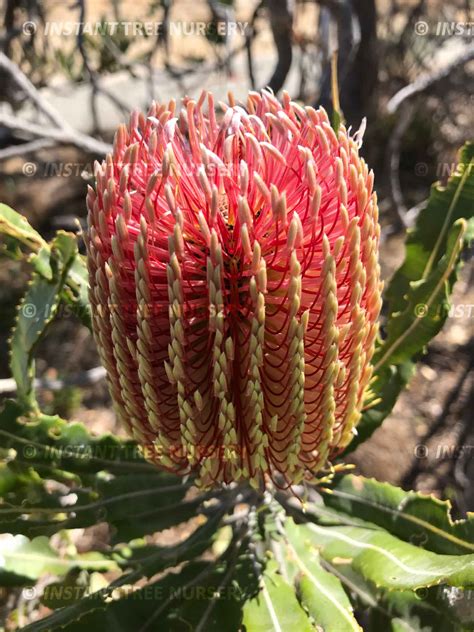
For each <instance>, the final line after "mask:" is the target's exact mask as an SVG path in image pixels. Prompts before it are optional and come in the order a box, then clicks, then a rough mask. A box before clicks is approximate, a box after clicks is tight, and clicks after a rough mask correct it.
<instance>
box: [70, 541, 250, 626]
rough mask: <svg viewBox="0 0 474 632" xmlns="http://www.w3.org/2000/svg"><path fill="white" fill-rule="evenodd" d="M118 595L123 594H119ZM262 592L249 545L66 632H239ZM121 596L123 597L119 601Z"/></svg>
mask: <svg viewBox="0 0 474 632" xmlns="http://www.w3.org/2000/svg"><path fill="white" fill-rule="evenodd" d="M117 592H118V591H117ZM256 592H258V582H257V580H256V578H255V575H254V573H253V567H252V564H251V561H250V559H249V556H248V553H247V552H246V547H245V545H244V546H242V547H241V549H240V550H238V551H237V552H236V558H235V559H234V557H233V555H228V554H226V555H225V556H222V558H220V559H218V560H216V561H213V562H192V563H190V564H187V565H186V566H184V568H183V569H181V570H180V571H179V572H174V571H173V572H170V573H168V574H167V575H166V576H165V577H164V578H160V579H159V580H158V581H155V582H153V583H151V584H148V585H147V586H145V587H144V588H141V589H137V590H136V591H133V592H132V591H128V593H125V594H124V595H123V596H122V597H121V598H119V599H117V600H116V601H115V602H110V603H109V604H108V605H106V607H105V608H103V609H100V610H95V611H94V612H91V613H90V614H88V615H86V616H85V617H83V618H81V619H80V620H79V621H77V622H75V623H72V624H71V625H67V626H66V627H65V628H64V629H65V630H66V632H75V631H76V630H81V629H84V626H86V627H87V629H88V630H90V631H94V630H108V629H113V630H117V632H135V630H137V629H143V630H145V629H149V630H154V629H157V628H158V627H159V628H160V629H164V630H166V631H167V632H174V631H176V632H178V631H179V630H183V629H186V630H195V631H197V632H204V631H205V632H221V631H222V630H225V632H239V630H241V622H242V604H243V602H244V601H245V600H246V599H248V598H250V597H252V596H254V595H255V594H256ZM117 596H119V595H117Z"/></svg>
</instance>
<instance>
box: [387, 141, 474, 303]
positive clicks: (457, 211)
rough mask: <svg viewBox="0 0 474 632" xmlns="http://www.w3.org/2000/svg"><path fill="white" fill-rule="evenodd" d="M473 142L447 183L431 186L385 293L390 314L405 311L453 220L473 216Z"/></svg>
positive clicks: (443, 244)
mask: <svg viewBox="0 0 474 632" xmlns="http://www.w3.org/2000/svg"><path fill="white" fill-rule="evenodd" d="M473 164H474V143H472V142H470V143H466V144H465V145H464V147H463V148H462V149H461V151H460V154H459V162H458V166H457V168H456V170H455V171H454V173H453V174H452V175H451V177H450V178H449V179H448V182H447V185H446V186H445V187H444V186H441V185H440V184H439V183H436V184H434V185H433V186H432V188H431V192H430V197H429V200H428V204H427V205H426V207H425V208H424V209H422V210H421V211H420V214H419V215H418V218H417V222H416V225H415V227H414V228H413V229H412V230H410V231H409V232H408V237H407V240H406V252H405V259H404V262H403V264H402V265H401V267H400V268H399V269H398V270H397V272H396V273H395V274H394V275H393V277H392V279H391V281H390V283H389V285H388V287H387V290H386V292H385V296H386V299H387V301H388V306H389V311H390V313H397V312H399V311H403V309H404V308H405V307H406V304H407V294H408V293H409V289H410V283H412V282H413V281H418V280H420V279H423V278H427V277H428V276H429V273H430V272H431V270H433V269H434V268H435V267H436V265H437V264H438V262H439V260H440V259H441V257H442V256H443V255H444V253H445V251H446V249H447V241H448V235H449V232H450V230H451V227H452V226H453V225H454V223H455V222H456V221H457V220H458V219H460V218H465V219H470V218H472V217H474V169H473Z"/></svg>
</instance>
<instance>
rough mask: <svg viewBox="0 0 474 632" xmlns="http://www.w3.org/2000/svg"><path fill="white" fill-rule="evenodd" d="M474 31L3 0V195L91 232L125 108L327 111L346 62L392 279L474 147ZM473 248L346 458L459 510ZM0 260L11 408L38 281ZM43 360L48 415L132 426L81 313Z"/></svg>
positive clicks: (330, 14)
mask: <svg viewBox="0 0 474 632" xmlns="http://www.w3.org/2000/svg"><path fill="white" fill-rule="evenodd" d="M473 20H474V12H473V4H472V2H471V1H470V0H452V1H451V2H446V1H442V0H439V1H438V0H410V1H408V0H378V1H377V2H375V0H352V1H351V0H324V1H320V2H316V1H301V0H298V1H296V2H292V1H290V0H287V1H286V2H285V1H284V0H262V1H261V2H250V1H249V0H236V1H235V2H232V1H231V0H230V1H229V2H217V1H214V0H208V1H206V0H159V1H149V0H148V1H147V0H133V1H132V0H95V1H94V2H92V1H90V0H89V1H87V0H82V1H78V2H75V3H74V2H68V1H64V0H61V1H59V0H56V1H55V0H50V1H45V2H39V1H38V0H3V1H2V2H0V201H2V202H4V203H6V204H8V205H10V206H11V207H13V208H14V209H16V210H17V211H19V212H21V213H22V214H23V215H24V216H25V217H27V219H28V220H29V221H30V222H31V223H32V224H33V226H34V227H35V228H37V229H38V230H39V231H40V232H41V233H42V234H44V235H45V236H46V237H50V236H51V235H52V233H53V232H54V231H56V230H57V229H59V228H64V229H66V230H72V231H75V232H77V231H80V230H81V227H83V226H84V221H85V216H86V208H85V201H84V198H85V191H86V185H87V183H88V182H91V180H92V170H93V161H94V160H95V159H100V158H101V157H103V155H104V154H105V152H106V151H107V150H108V146H109V143H110V142H111V139H112V136H113V132H114V128H115V127H116V125H117V124H118V123H119V122H121V121H123V120H125V118H126V117H127V114H128V112H129V111H130V109H132V108H134V107H140V108H147V106H148V104H149V103H150V101H151V100H152V99H156V100H158V101H161V100H163V101H164V100H169V99H170V98H176V99H179V98H180V97H181V96H184V95H190V96H193V97H195V96H198V95H199V92H200V90H201V89H202V88H207V89H210V90H212V91H213V92H214V94H215V97H216V101H218V100H221V99H225V98H226V95H227V92H228V91H229V90H231V91H233V92H234V94H235V96H236V98H237V99H238V98H239V97H243V96H244V94H245V93H246V92H247V91H248V90H249V89H260V88H262V87H265V86H270V87H271V88H272V89H273V90H274V91H275V92H280V91H281V90H282V89H285V90H287V91H288V92H289V93H290V95H291V96H292V98H293V99H296V100H300V101H301V102H304V103H305V104H311V105H319V104H323V105H324V106H325V107H327V108H328V109H331V90H330V85H331V82H330V77H331V61H333V62H334V61H336V57H335V56H334V52H335V51H337V74H338V81H339V92H340V101H341V107H342V110H343V112H344V116H345V118H346V121H347V124H348V125H352V126H353V128H357V127H359V126H360V125H361V123H362V121H363V118H364V117H366V119H367V128H366V133H365V141H364V146H363V149H362V151H363V153H364V155H365V157H366V159H367V160H368V162H369V164H370V166H371V167H373V168H374V171H375V174H376V188H377V191H378V194H379V200H380V211H381V222H382V227H383V242H382V247H381V263H382V268H383V275H384V277H385V278H388V277H389V275H390V274H391V272H392V271H393V270H394V268H395V267H396V266H397V265H398V264H399V263H400V261H401V259H402V257H403V240H404V237H405V233H406V230H407V229H409V227H410V225H411V224H412V223H413V221H414V219H415V218H416V214H417V212H418V211H419V210H420V209H421V208H423V205H424V203H425V200H426V198H427V195H428V192H429V187H430V185H431V183H432V182H434V181H435V180H441V181H445V180H446V179H447V177H448V175H449V173H450V171H451V170H452V169H453V167H454V163H455V159H456V152H457V149H458V148H459V147H460V145H462V143H463V142H464V141H465V140H467V139H470V138H471V139H472V136H473V134H472V131H473V129H474V114H473V113H474V107H473V106H474V90H473V88H474V45H473V34H474V23H473ZM362 124H363V123H362ZM471 255H472V253H467V256H466V264H467V265H466V266H465V267H464V270H463V272H462V275H461V277H460V280H459V282H458V284H457V287H456V292H455V295H454V302H453V307H452V309H451V312H450V317H449V319H448V322H447V325H446V327H445V329H444V330H443V332H442V333H441V334H440V335H439V336H438V337H437V339H436V340H435V342H434V343H433V344H432V345H431V346H430V349H429V351H428V353H427V355H426V356H425V357H424V358H423V360H422V362H421V363H420V365H419V369H418V372H417V375H416V376H415V378H414V380H413V381H412V384H411V388H410V389H409V390H408V391H406V392H405V393H404V395H403V396H402V397H401V398H400V400H399V402H398V404H397V406H396V408H395V410H394V412H393V413H392V415H391V416H390V418H389V419H388V420H387V421H386V422H385V424H384V426H383V427H382V428H381V429H379V430H378V431H377V432H376V433H375V435H374V436H373V437H372V438H371V440H370V441H369V442H367V443H366V444H365V445H364V446H362V447H361V448H359V449H358V450H357V451H356V453H355V454H353V455H351V460H353V462H354V463H356V464H357V467H358V470H359V471H360V472H361V473H362V474H364V475H366V476H375V477H376V478H378V479H379V480H387V481H390V482H393V483H397V484H400V485H402V486H403V487H404V488H407V489H408V488H409V487H414V488H416V489H419V490H422V491H425V492H434V493H435V494H440V495H441V494H442V495H444V496H446V497H449V498H451V499H452V500H453V503H454V508H455V512H456V513H457V514H458V515H460V514H462V513H463V512H465V511H466V510H468V509H470V510H473V509H474V491H473V487H472V485H470V481H472V476H473V474H474V466H473V459H472V458H471V457H472V454H474V431H473V427H472V423H471V422H472V411H473V410H474V389H473V371H472V369H473V356H474V354H473V350H474V284H473V280H474V273H473V267H472V263H470V262H469V259H470V256H471ZM0 257H1V258H0V266H1V268H0V303H1V312H0V332H1V333H0V398H2V397H7V396H9V395H10V394H11V393H12V389H13V385H12V382H11V380H10V379H9V378H10V376H9V373H8V360H7V338H8V332H9V330H10V328H11V325H12V323H13V319H14V315H15V305H16V304H17V302H18V300H19V298H20V296H21V295H22V293H23V291H24V287H25V279H26V274H25V270H23V269H22V265H21V264H20V263H18V262H15V261H11V260H9V259H8V258H7V256H6V249H5V248H3V249H2V250H0ZM37 355H38V358H39V360H38V361H37V377H38V380H39V382H38V386H39V396H40V399H41V403H42V407H43V410H45V411H46V412H49V413H51V414H53V413H57V414H60V415H61V416H63V417H66V418H71V417H73V418H75V419H78V420H81V421H83V422H84V423H85V424H87V425H88V426H89V427H90V428H91V429H92V430H94V431H96V432H98V433H99V432H104V431H108V430H111V431H114V432H120V430H119V429H117V428H116V425H115V419H114V416H113V413H112V411H111V407H110V400H109V396H108V393H107V388H106V385H105V381H104V379H103V371H102V370H101V368H100V366H99V360H98V355H97V352H96V350H95V347H94V343H93V340H92V339H91V336H90V334H89V333H88V331H87V330H86V329H85V328H84V327H82V326H81V325H80V324H79V323H78V322H77V321H76V320H74V318H73V317H72V316H71V315H69V314H68V313H66V312H64V313H63V314H62V317H61V318H59V319H58V321H57V322H55V323H54V324H53V326H52V327H51V328H50V330H49V333H48V335H47V336H46V338H45V339H44V340H43V341H42V342H41V348H40V349H39V352H38V354H37ZM94 537H96V538H97V537H100V534H96V535H95V536H94Z"/></svg>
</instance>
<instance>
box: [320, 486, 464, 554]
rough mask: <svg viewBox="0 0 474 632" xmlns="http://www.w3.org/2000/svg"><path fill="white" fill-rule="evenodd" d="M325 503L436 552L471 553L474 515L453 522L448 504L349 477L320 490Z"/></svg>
mask: <svg viewBox="0 0 474 632" xmlns="http://www.w3.org/2000/svg"><path fill="white" fill-rule="evenodd" d="M319 491H320V493H321V494H322V495H323V497H324V503H325V505H327V506H328V507H331V508H332V509H335V510H337V511H342V512H344V513H346V514H347V515H348V516H351V517H357V518H361V519H362V520H366V521H369V522H371V523H374V524H376V525H378V526H379V527H382V528H383V529H386V530H387V531H389V532H390V533H392V534H393V535H396V536H397V537H399V538H401V539H403V540H405V541H409V542H411V543H412V544H416V545H418V546H422V547H423V548H426V549H428V550H430V551H434V552H435V553H445V554H448V555H462V554H466V553H474V514H470V515H469V516H468V519H467V520H456V521H453V520H452V518H451V515H450V510H451V504H450V503H449V501H441V500H438V499H437V498H435V497H433V496H427V495H423V494H420V493H418V492H414V491H410V492H406V491H404V490H403V489H400V488H399V487H395V486H393V485H390V484H388V483H379V482H378V481H376V480H374V479H367V478H364V477H363V476H354V475H352V474H350V475H347V476H343V477H341V478H339V479H338V480H337V481H336V483H335V484H334V485H332V486H331V487H330V488H322V489H320V490H319Z"/></svg>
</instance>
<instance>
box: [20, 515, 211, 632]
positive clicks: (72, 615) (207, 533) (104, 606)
mask: <svg viewBox="0 0 474 632" xmlns="http://www.w3.org/2000/svg"><path fill="white" fill-rule="evenodd" d="M222 516H223V513H222V512H220V513H216V514H215V515H214V516H213V517H211V518H210V519H209V520H208V521H207V522H206V523H205V524H204V525H203V526H201V527H199V528H198V529H196V531H194V532H193V533H192V534H191V535H190V536H189V538H187V539H186V540H185V541H184V542H180V543H179V544H177V545H175V546H170V547H158V551H157V552H155V553H153V554H151V555H150V556H148V557H147V558H145V559H143V560H142V561H141V564H140V565H139V567H138V568H137V569H136V570H134V571H133V572H130V573H124V574H123V575H122V576H121V577H119V578H118V579H116V580H114V581H113V582H111V583H110V584H109V585H108V586H107V587H106V588H103V589H101V590H99V591H96V592H95V593H92V594H91V595H88V596H87V597H85V598H83V599H81V600H80V601H77V602H75V603H73V604H71V605H70V606H66V607H64V608H60V609H59V610H56V611H55V612H54V613H53V614H51V615H50V616H48V617H45V618H44V619H41V620H40V621H36V622H34V623H31V624H30V625H27V626H26V627H24V628H23V630H24V631H25V632H49V630H57V629H65V630H66V631H67V632H72V631H73V630H79V629H84V626H85V625H87V629H88V630H89V632H93V631H94V630H101V631H102V630H104V629H108V628H104V627H103V613H101V612H97V611H98V610H99V611H103V610H107V612H111V615H112V616H111V621H115V623H116V624H117V625H118V621H119V620H120V621H122V623H125V622H127V621H129V620H130V616H129V615H131V617H132V618H133V617H135V628H132V629H134V630H136V629H137V628H136V621H137V619H136V616H137V615H136V614H135V613H134V612H133V610H131V608H130V603H133V601H132V602H130V601H126V602H125V605H126V609H124V610H122V609H121V608H120V606H119V605H117V606H116V604H121V601H117V602H116V604H115V603H114V601H113V600H114V599H121V598H122V599H123V598H125V597H127V595H128V596H130V597H129V599H132V600H133V594H134V588H133V587H134V585H135V584H136V582H137V581H139V580H140V579H141V578H143V577H147V578H149V577H152V576H153V575H155V574H157V573H159V572H161V571H162V570H164V569H166V568H169V567H172V566H177V565H178V564H180V563H182V562H184V561H187V560H192V559H194V558H195V557H197V556H198V555H201V554H202V553H204V551H206V550H207V549H208V548H209V547H210V546H211V544H212V541H213V537H214V534H215V533H216V530H217V528H218V526H219V523H220V521H221V519H222ZM168 577H172V576H171V575H167V576H166V577H165V580H166V579H167V578H168ZM164 593H165V594H166V596H169V594H170V593H169V591H168V592H167V591H166V589H165V590H164ZM140 596H141V597H142V600H141V602H142V603H143V602H145V603H144V604H143V605H149V606H151V607H152V608H153V611H155V610H156V603H155V602H154V600H153V594H152V595H151V599H150V595H149V596H148V598H147V597H145V598H143V593H141V595H140ZM112 605H113V607H114V609H113V610H110V611H109V608H111V607H112ZM116 607H117V608H118V611H117V610H116V609H115V608H116ZM117 612H118V614H117ZM125 612H127V613H128V614H127V615H126V614H125ZM117 616H118V618H117ZM122 617H123V618H122ZM76 622H77V626H80V627H76ZM112 629H117V630H118V629H120V628H118V627H117V628H115V627H113V628H112ZM121 629H127V628H121ZM152 629H153V628H152Z"/></svg>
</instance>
